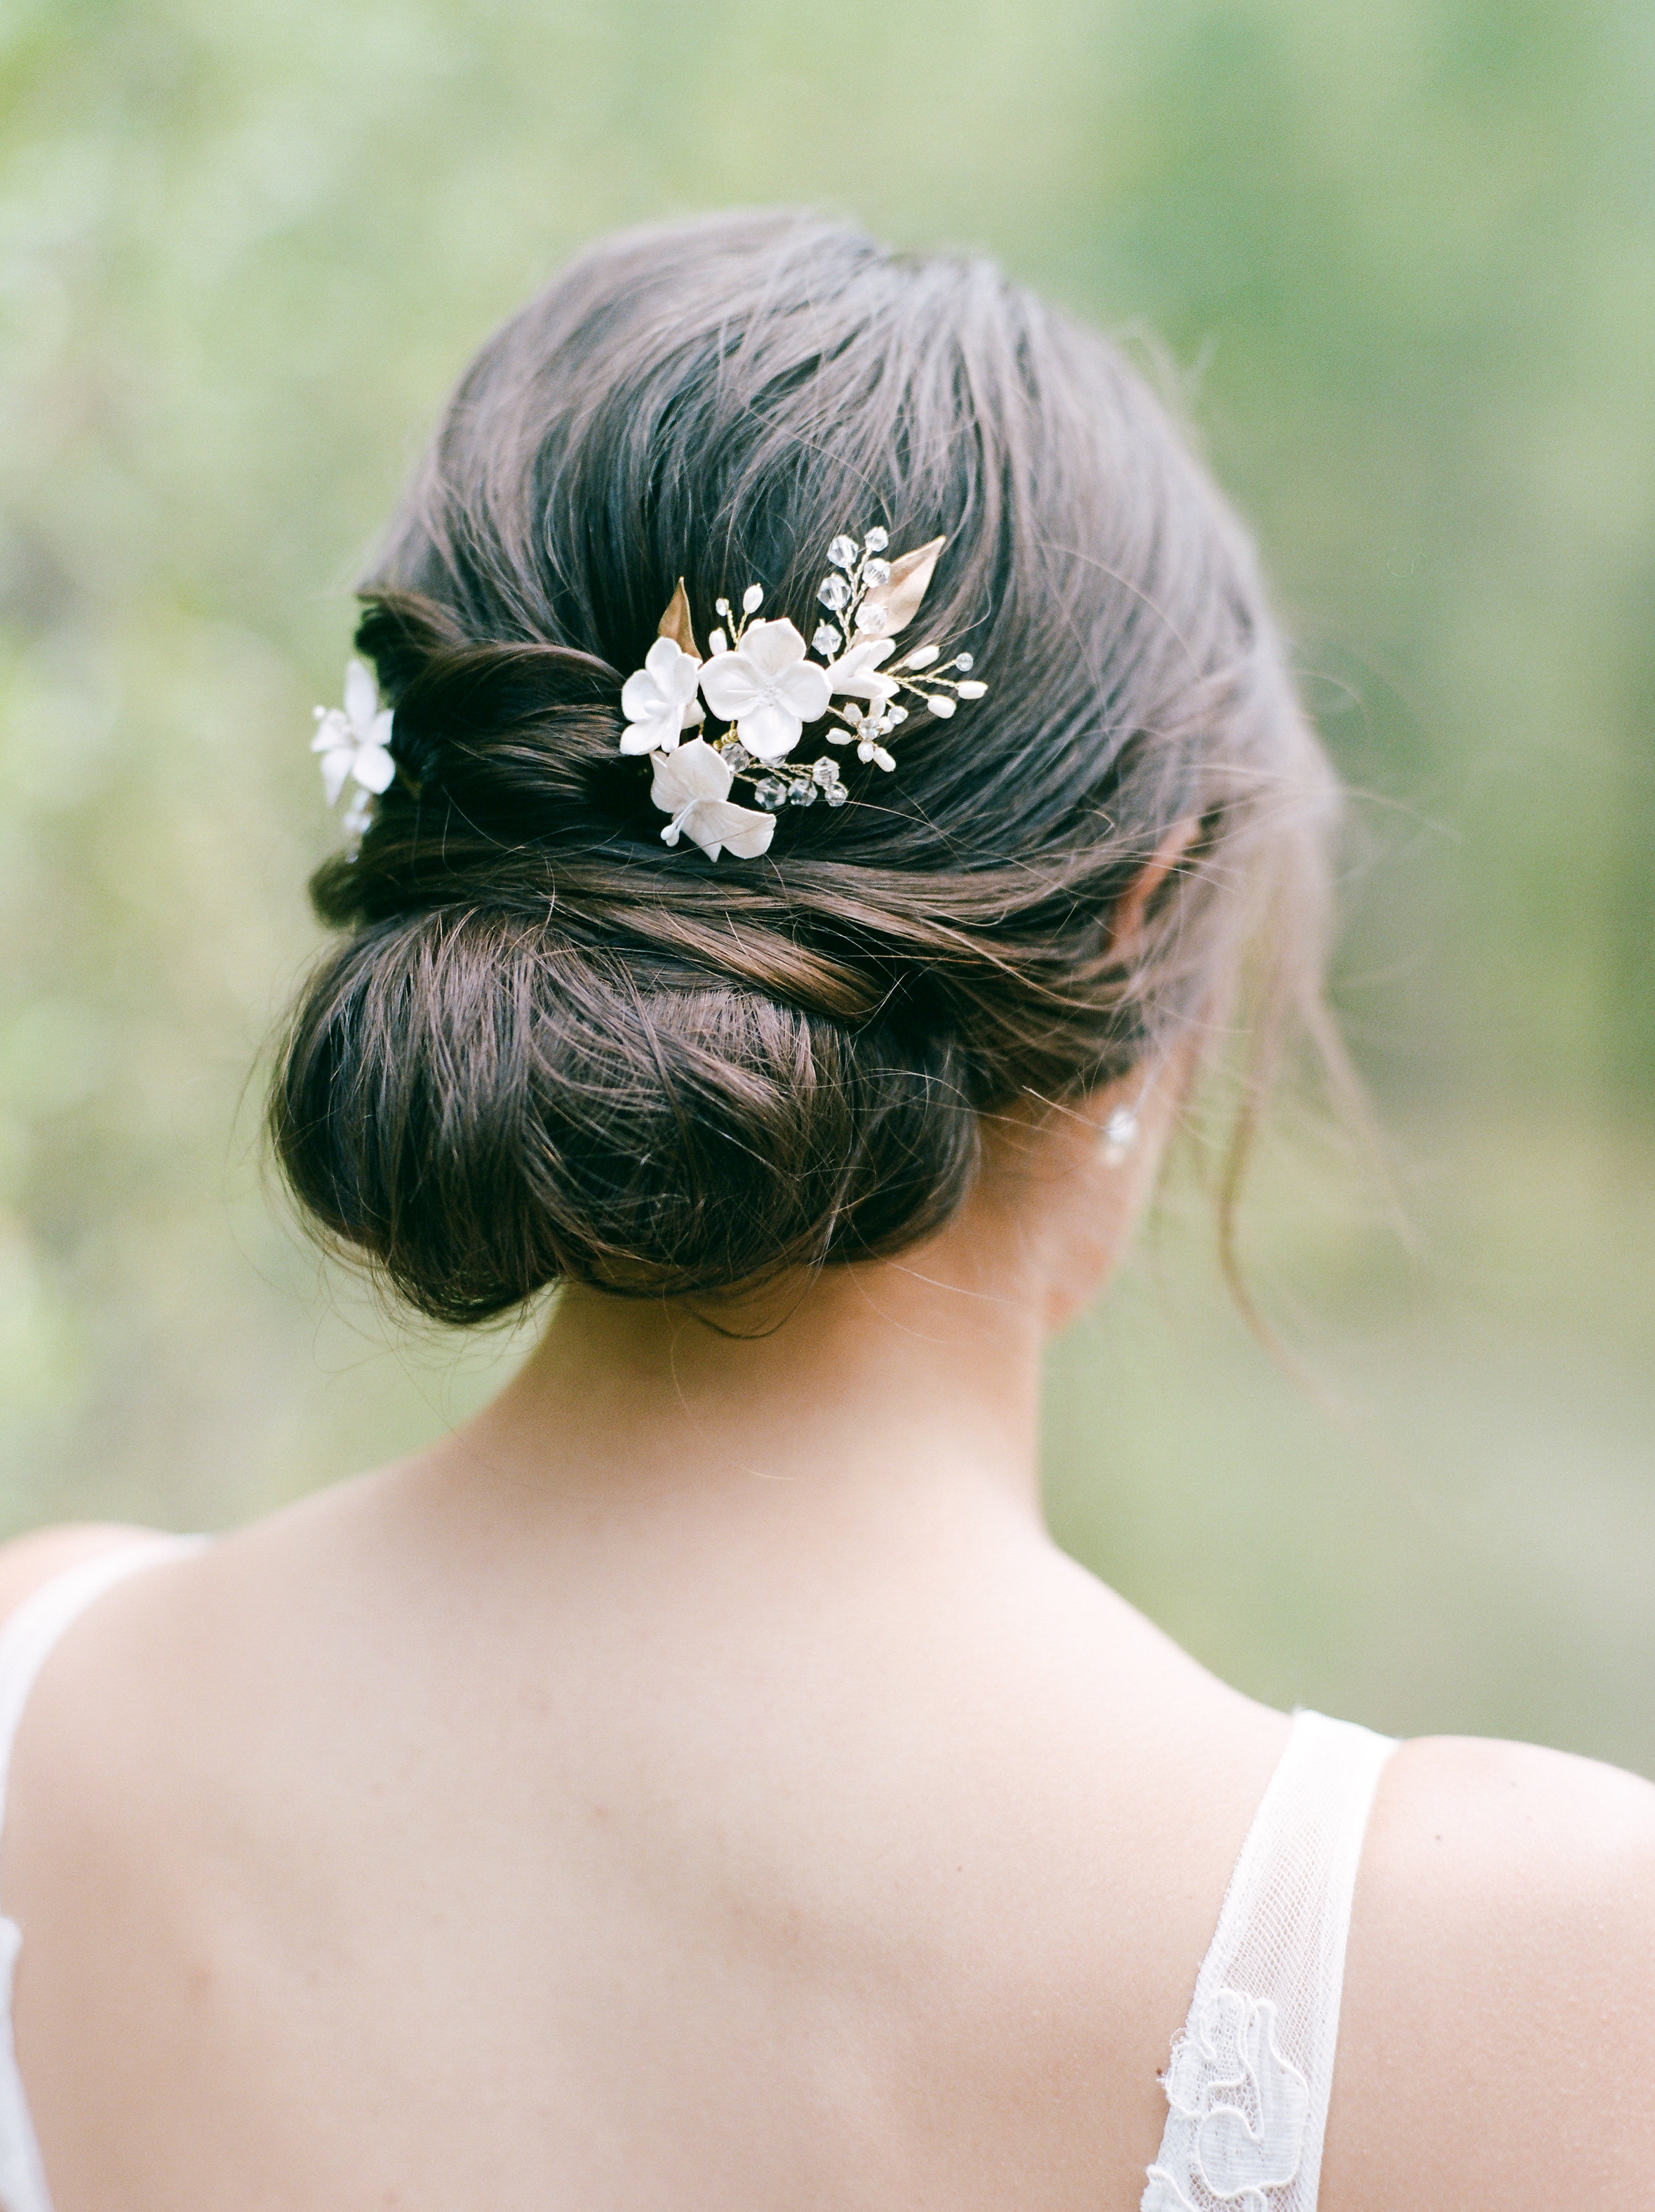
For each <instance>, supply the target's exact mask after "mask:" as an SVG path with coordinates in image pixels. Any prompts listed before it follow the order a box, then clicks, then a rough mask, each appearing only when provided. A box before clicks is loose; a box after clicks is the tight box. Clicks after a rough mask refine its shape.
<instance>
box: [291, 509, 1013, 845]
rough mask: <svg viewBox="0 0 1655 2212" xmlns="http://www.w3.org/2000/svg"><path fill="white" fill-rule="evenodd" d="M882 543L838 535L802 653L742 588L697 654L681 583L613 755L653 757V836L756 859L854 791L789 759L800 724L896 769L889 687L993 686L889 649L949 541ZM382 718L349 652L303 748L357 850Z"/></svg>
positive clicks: (369, 810) (725, 603)
mask: <svg viewBox="0 0 1655 2212" xmlns="http://www.w3.org/2000/svg"><path fill="white" fill-rule="evenodd" d="M889 543H890V540H889V538H888V535H887V533H886V532H884V531H883V530H879V529H874V530H870V532H868V534H867V536H866V537H865V538H863V539H862V541H861V543H860V544H858V542H857V540H856V539H855V538H851V537H848V536H844V535H841V536H840V537H838V538H834V541H833V543H832V544H830V545H829V546H828V548H827V574H826V575H825V576H824V577H823V578H822V580H821V584H820V585H819V586H817V590H816V599H817V601H818V603H819V604H820V605H821V608H822V610H823V615H822V619H821V621H820V622H819V623H817V625H816V629H815V635H814V636H813V637H812V638H811V640H810V644H809V648H808V649H807V647H806V646H805V642H804V640H803V637H801V636H800V635H799V633H798V631H797V629H795V628H794V627H793V625H792V623H791V622H789V621H788V620H787V619H786V618H785V617H781V618H780V619H779V620H776V621H761V620H758V619H756V617H757V616H758V611H759V609H760V608H761V606H762V605H764V587H763V586H762V585H761V584H749V586H748V587H747V589H746V591H745V592H743V594H742V604H741V611H740V612H739V613H737V612H735V611H733V610H732V609H731V604H730V602H729V600H728V599H717V600H715V601H714V602H713V605H714V609H715V611H716V612H717V613H718V615H719V616H720V617H722V623H721V625H720V627H719V628H718V629H715V630H713V631H712V634H711V635H710V636H709V638H708V640H707V645H708V648H709V653H708V658H707V659H706V660H703V659H702V658H701V656H700V653H699V651H698V650H697V649H696V644H695V631H694V625H693V623H692V622H691V619H690V612H689V596H688V592H686V591H685V589H684V586H683V580H682V577H681V578H680V579H679V582H678V588H677V589H676V591H675V592H674V593H673V595H672V598H671V599H670V602H669V603H668V606H667V611H666V612H665V614H664V615H663V616H662V617H661V626H660V634H659V635H658V637H657V638H656V641H655V642H654V644H653V645H652V646H651V647H650V649H649V651H648V653H646V655H645V656H644V665H643V666H642V667H641V668H640V669H635V670H634V672H633V673H632V674H631V675H630V676H629V677H627V680H626V683H625V684H623V685H622V687H621V713H622V714H623V715H624V716H625V717H626V721H627V728H626V730H625V732H624V733H623V734H622V736H621V744H620V750H621V751H622V752H623V753H641V754H644V755H646V757H648V759H649V762H650V765H651V769H652V775H651V781H650V796H651V798H652V799H653V801H654V803H655V805H657V806H658V807H659V808H660V810H661V811H662V813H664V815H666V816H668V817H670V818H669V820H668V822H667V825H666V827H665V829H663V830H662V832H661V837H662V842H664V844H667V845H669V846H672V845H676V844H677V842H678V841H679V839H680V838H681V837H688V839H689V841H690V842H691V843H692V844H694V845H699V846H700V848H701V850H702V852H704V853H705V854H706V855H707V858H708V859H709V860H717V859H718V856H719V854H721V853H723V852H725V851H729V852H731V853H733V854H735V855H736V856H737V859H740V860H756V859H757V857H758V855H759V854H761V853H763V852H766V851H767V850H768V848H769V845H770V840H771V838H772V836H773V834H774V831H775V827H776V816H777V814H778V813H779V811H780V810H781V809H782V808H783V807H784V806H814V805H815V803H816V801H817V800H818V799H821V801H822V803H823V804H824V805H828V806H843V805H845V803H846V800H847V799H849V798H850V796H851V794H850V793H849V791H847V790H846V786H845V781H844V778H843V777H842V775H840V765H839V763H838V762H837V761H836V760H835V759H834V757H833V756H832V754H830V753H823V754H822V755H821V757H819V758H817V759H815V760H814V761H809V762H803V761H795V760H791V759H790V758H789V756H790V755H791V753H792V752H793V751H794V750H795V749H796V748H797V745H798V744H799V742H800V740H801V739H802V738H803V735H804V732H805V728H806V726H807V725H813V724H815V723H818V722H826V723H827V728H826V730H825V731H824V732H823V734H824V736H825V737H826V738H827V742H828V744H832V745H848V744H855V746H856V749H857V757H858V759H859V760H861V761H863V762H864V763H873V764H874V765H876V766H877V767H879V768H882V769H894V767H895V766H896V762H895V760H894V758H893V757H892V755H891V752H890V750H889V748H888V745H887V744H886V740H887V739H888V738H893V737H894V735H895V733H896V732H897V731H898V730H899V729H900V727H901V726H902V724H903V723H904V722H906V720H907V719H908V714H909V709H908V708H906V706H904V705H903V704H902V702H901V699H900V696H899V695H900V694H901V693H903V692H906V693H907V694H908V695H909V696H911V697H912V698H913V699H915V700H917V701H918V702H921V703H923V704H924V706H926V707H927V708H930V710H931V713H932V714H937V715H939V716H942V717H943V718H944V719H946V718H947V717H948V716H949V715H951V714H954V712H955V709H956V708H957V707H958V706H959V703H960V702H961V700H962V699H980V698H981V697H982V696H983V694H984V693H985V690H987V688H988V687H987V685H986V684H980V683H978V682H977V681H975V680H974V679H973V678H972V677H971V676H970V675H969V673H968V671H969V670H970V668H971V665H972V659H971V655H970V653H956V654H955V657H954V659H952V660H947V661H944V660H943V659H942V648H941V647H939V646H936V645H921V646H915V647H912V648H910V649H909V650H907V651H906V652H905V653H903V654H902V655H901V657H900V659H896V660H893V659H891V655H892V654H893V653H894V652H895V651H896V634H897V632H898V631H899V630H903V629H906V628H907V627H908V625H909V623H912V620H913V619H914V617H915V616H916V615H917V614H918V611H919V606H920V602H921V601H922V600H923V599H924V596H925V592H926V590H927V588H928V586H930V583H931V575H932V573H933V571H934V570H935V568H936V567H937V556H938V555H939V554H940V553H941V552H942V550H943V545H944V544H946V543H947V540H946V539H944V538H932V539H931V542H930V544H925V545H920V546H917V547H916V548H915V550H913V551H912V553H905V554H903V555H901V556H900V558H898V559H897V560H894V561H888V560H887V559H886V558H885V549H886V547H887V546H888V544H889ZM813 654H814V655H815V658H814V659H813V658H812V657H811V656H812V655H813ZM939 663H940V665H939ZM956 671H957V672H956ZM709 714H711V715H712V718H713V719H714V720H715V721H718V722H721V723H723V724H724V728H723V729H722V730H721V731H720V732H718V734H717V735H715V736H714V737H712V738H711V739H710V740H709V739H708V738H703V737H700V736H696V737H693V738H690V739H689V740H688V743H686V742H685V737H684V733H685V732H686V731H690V730H694V731H699V730H700V728H701V727H702V726H703V725H704V724H705V723H706V720H707V717H708V715H709ZM391 721H392V710H391V708H389V707H385V706H382V705H381V704H380V702H379V686H378V684H376V683H375V682H374V679H373V675H372V673H371V672H370V671H369V670H368V669H367V666H366V665H364V664H363V663H362V662H361V661H360V660H352V661H349V662H348V663H347V665H346V668H345V702H344V705H343V708H340V707H318V708H317V709H316V722H317V729H316V735H315V736H314V737H313V738H312V740H311V750H312V752H314V753H318V754H319V755H320V756H321V768H322V787H323V789H324V792H325V793H326V794H327V801H328V805H330V806H333V805H337V803H338V800H339V796H340V793H342V792H343V789H344V787H345V786H346V784H347V783H354V784H355V787H356V788H355V791H354V792H353V793H351V799H350V804H349V806H348V807H347V808H346V809H345V812H344V817H343V826H344V830H345V835H346V838H347V840H348V844H349V852H350V854H351V857H352V858H353V859H354V858H355V854H356V850H357V848H358V847H359V846H360V845H361V840H362V836H363V833H364V831H366V830H367V828H368V827H369V825H370V824H371V823H372V822H373V807H374V801H375V799H377V798H378V797H379V795H380V794H381V793H384V792H386V791H388V790H389V789H390V788H391V784H392V783H393V782H394V781H395V780H396V776H397V763H396V761H395V759H394V757H392V754H391ZM737 781H743V782H747V783H750V784H751V785H752V787H753V796H754V798H755V799H756V800H757V801H758V805H757V807H756V808H755V807H749V806H738V805H736V804H735V802H734V801H733V800H732V799H731V796H730V794H731V788H732V787H733V786H734V785H735V784H736V783H737Z"/></svg>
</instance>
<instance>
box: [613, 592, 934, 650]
mask: <svg viewBox="0 0 1655 2212" xmlns="http://www.w3.org/2000/svg"><path fill="white" fill-rule="evenodd" d="M892 574H893V575H894V574H895V572H894V570H893V572H892ZM655 635H657V636H658V637H670V639H671V640H672V641H673V643H674V644H675V645H676V647H677V648H678V650H679V652H680V653H688V655H689V657H690V659H692V660H699V659H700V657H701V656H700V653H699V652H698V651H697V650H696V645H695V632H694V627H693V626H692V624H691V623H690V619H689V593H688V592H687V591H686V590H685V589H684V580H683V578H682V576H680V577H679V579H678V588H677V590H676V592H674V593H673V595H672V597H671V598H670V599H669V600H668V601H667V611H666V612H665V613H664V615H663V616H662V617H661V626H660V628H659V629H658V630H657V631H656V633H655Z"/></svg>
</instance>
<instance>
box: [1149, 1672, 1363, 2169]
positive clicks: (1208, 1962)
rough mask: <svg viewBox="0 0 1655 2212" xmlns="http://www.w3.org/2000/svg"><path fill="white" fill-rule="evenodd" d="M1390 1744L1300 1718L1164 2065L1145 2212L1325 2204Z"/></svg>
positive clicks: (1348, 1727)
mask: <svg viewBox="0 0 1655 2212" xmlns="http://www.w3.org/2000/svg"><path fill="white" fill-rule="evenodd" d="M1395 1749H1396V1744H1395V1742H1394V1741H1393V1740H1392V1739H1391V1737H1389V1736H1381V1735H1373V1733H1372V1732H1371V1731H1370V1730H1369V1729H1364V1728H1358V1727H1356V1726H1355V1724H1354V1723H1351V1722H1349V1721H1331V1720H1328V1719H1327V1718H1325V1717H1324V1716H1323V1715H1322V1714H1320V1713H1312V1712H1304V1711H1301V1712H1297V1713H1295V1714H1294V1717H1293V1726H1292V1729H1291V1730H1290V1732H1289V1734H1288V1741H1287V1746H1286V1748H1285V1749H1284V1751H1283V1752H1282V1758H1281V1760H1280V1763H1279V1764H1278V1765H1277V1767H1276V1772H1275V1774H1274V1775H1273V1776H1272V1777H1271V1778H1270V1786H1269V1787H1268V1789H1267V1790H1265V1792H1264V1797H1263V1799H1262V1801H1261V1802H1260V1804H1259V1807H1258V1812H1257V1813H1256V1814H1255V1815H1254V1816H1253V1821H1252V1826H1251V1827H1250V1828H1249V1830H1248V1831H1247V1837H1246V1842H1245V1843H1244V1844H1242V1846H1241V1855H1240V1858H1238V1859H1237V1861H1236V1863H1235V1870H1234V1873H1233V1874H1232V1875H1231V1876H1230V1885H1229V1887H1228V1890H1227V1891H1226V1892H1225V1894H1224V1903H1223V1906H1222V1910H1221V1911H1220V1913H1219V1916H1218V1930H1217V1933H1216V1935H1215V1936H1214V1938H1213V1942H1212V1948H1211V1949H1210V1950H1209V1952H1208V1954H1207V1955H1206V1958H1205V1959H1204V1960H1203V1961H1202V1966H1201V1971H1200V1972H1199V1974H1198V1975H1197V1978H1196V1985H1195V1997H1194V2001H1193V2002H1192V2003H1191V2007H1190V2016H1189V2019H1188V2020H1187V2021H1186V2022H1185V2027H1184V2032H1183V2033H1182V2034H1181V2035H1180V2036H1179V2038H1178V2039H1177V2040H1176V2042H1174V2044H1173V2055H1172V2059H1171V2062H1170V2063H1169V2064H1168V2066H1167V2071H1166V2073H1165V2074H1164V2075H1162V2077H1161V2080H1162V2086H1163V2087H1164V2088H1165V2089H1166V2092H1167V2106H1168V2107H1169V2110H1168V2113H1167V2131H1166V2133H1165V2135H1164V2136H1162V2138H1161V2154H1160V2155H1159V2157H1158V2158H1157V2159H1156V2160H1155V2164H1154V2165H1153V2166H1151V2167H1150V2168H1149V2180H1148V2184H1147V2185H1146V2187H1145V2189H1144V2191H1143V2203H1142V2208H1141V2212H1316V2198H1317V2193H1318V2191H1319V2187H1320V2184H1321V2173H1322V2138H1323V2134H1324V2131H1325V2128H1326V2124H1327V2106H1328V2094H1329V2092H1330V2090H1331V2087H1332V2083H1333V2053H1334V2045H1335V2044H1336V2042H1337V2038H1338V2033H1339V2002H1340V1997H1341V1995H1342V1993H1343V1986H1344V1960H1345V1940H1346V1937H1347V1936H1348V1934H1349V1927H1350V1902H1351V1897H1352V1894H1353V1893H1354V1891H1355V1884H1356V1865H1357V1862H1358V1860H1359V1859H1360V1857H1361V1848H1362V1838H1363V1835H1364V1833H1365V1832H1366V1831H1367V1816H1368V1813H1369V1811H1370V1809H1371V1808H1372V1806H1373V1792H1374V1790H1375V1789H1376V1787H1377V1786H1378V1784H1379V1774H1380V1771H1381V1769H1382V1768H1383V1767H1384V1765H1385V1760H1386V1759H1389V1757H1390V1756H1391V1753H1392V1752H1393V1751H1394V1750H1395Z"/></svg>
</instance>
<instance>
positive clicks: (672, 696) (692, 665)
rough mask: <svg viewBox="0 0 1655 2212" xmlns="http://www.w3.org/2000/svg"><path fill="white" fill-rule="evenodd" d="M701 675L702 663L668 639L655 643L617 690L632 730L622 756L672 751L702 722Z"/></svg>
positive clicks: (625, 740)
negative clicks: (685, 735)
mask: <svg viewBox="0 0 1655 2212" xmlns="http://www.w3.org/2000/svg"><path fill="white" fill-rule="evenodd" d="M700 672H701V670H700V662H699V661H698V660H696V659H694V657H693V656H692V655H691V654H689V653H686V652H685V651H684V650H683V649H682V647H681V646H678V645H676V644H675V643H674V642H673V641H672V640H671V639H670V637H658V638H657V639H656V641H655V642H654V644H653V645H652V646H651V647H650V649H649V651H648V652H647V653H646V654H645V655H644V665H643V666H642V667H641V668H640V669H637V670H635V671H634V672H633V674H632V675H630V676H629V677H627V680H626V682H625V684H623V685H622V686H621V713H622V714H624V715H625V716H626V718H627V721H628V722H630V723H631V725H632V727H631V728H630V729H629V730H628V731H627V732H626V733H625V735H624V736H623V737H622V738H621V751H622V752H623V753H670V751H671V750H672V749H673V747H674V746H675V745H676V744H677V742H678V740H679V738H680V737H681V736H682V734H683V732H684V731H685V730H687V729H688V728H691V727H693V726H694V724H695V723H697V722H699V721H700V719H701V702H700V700H699V699H698V698H697V697H696V696H695V693H696V686H697V684H698V682H699V680H700Z"/></svg>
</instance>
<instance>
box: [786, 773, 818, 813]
mask: <svg viewBox="0 0 1655 2212" xmlns="http://www.w3.org/2000/svg"><path fill="white" fill-rule="evenodd" d="M816 795H817V794H816V787H815V784H814V783H812V782H811V781H810V779H809V776H806V775H800V776H795V778H794V779H793V781H792V782H791V783H790V784H789V785H788V787H787V796H788V798H789V799H791V802H792V803H793V805H795V806H814V805H815V803H816Z"/></svg>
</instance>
